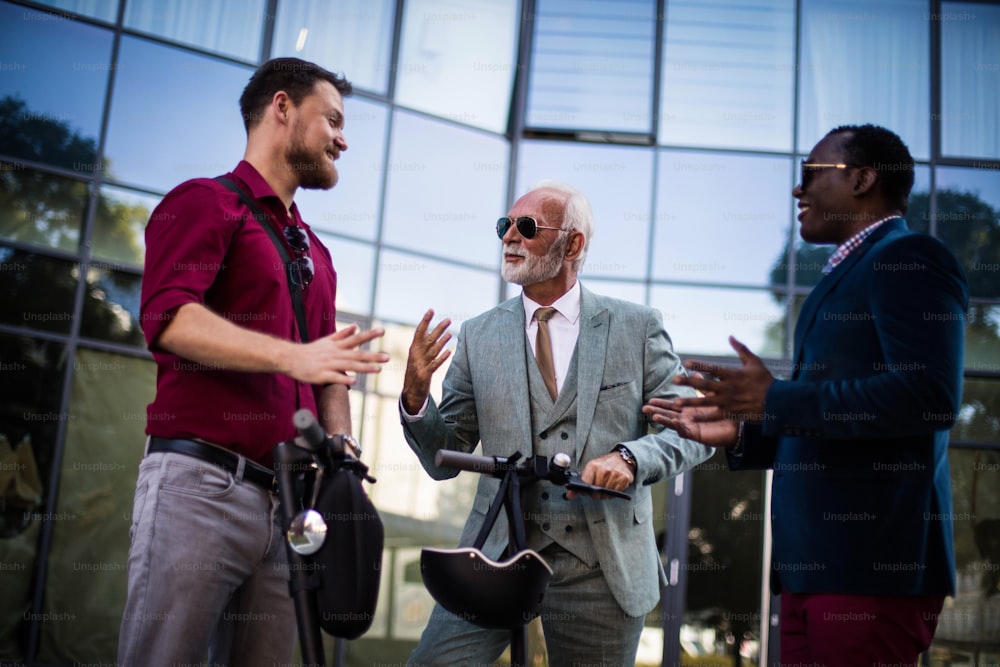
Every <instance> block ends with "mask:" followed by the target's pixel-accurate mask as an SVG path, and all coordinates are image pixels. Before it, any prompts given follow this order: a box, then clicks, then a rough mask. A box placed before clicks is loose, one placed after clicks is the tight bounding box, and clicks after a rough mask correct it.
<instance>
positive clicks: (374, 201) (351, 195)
mask: <svg viewBox="0 0 1000 667" xmlns="http://www.w3.org/2000/svg"><path fill="white" fill-rule="evenodd" d="M344 105H345V108H344V113H345V115H346V120H347V123H346V126H345V128H344V129H345V131H346V133H347V145H348V150H346V151H344V152H343V153H341V154H340V160H338V161H337V172H338V173H339V174H340V180H339V181H337V186H336V187H335V188H333V189H332V190H303V189H301V188H300V189H299V191H298V192H296V193H295V202H296V203H297V204H298V205H299V212H300V213H302V218H303V219H304V220H305V221H306V222H307V223H309V224H310V225H311V226H312V227H313V228H314V229H325V230H327V231H331V232H338V233H340V234H347V235H349V236H355V237H358V238H363V239H367V240H374V239H375V235H376V233H377V231H378V219H379V217H378V214H379V211H380V210H381V207H382V199H381V194H382V177H383V175H384V173H385V143H386V123H387V121H388V113H387V110H386V107H385V106H384V105H382V104H376V103H373V102H369V101H367V100H363V99H361V98H358V97H348V98H347V100H345V102H344Z"/></svg>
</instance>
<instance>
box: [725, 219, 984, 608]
mask: <svg viewBox="0 0 1000 667" xmlns="http://www.w3.org/2000/svg"><path fill="white" fill-rule="evenodd" d="M967 306H968V288H967V285H966V281H965V276H964V274H963V272H962V270H961V268H960V267H959V265H958V263H957V262H956V260H955V258H954V257H953V256H952V255H951V253H950V252H948V250H947V249H946V248H945V247H944V245H943V244H941V243H940V242H939V241H937V240H936V239H934V238H932V237H930V236H926V235H924V234H916V233H913V232H911V231H910V230H909V229H908V228H907V226H906V222H905V221H904V220H902V219H895V220H890V221H888V222H886V223H884V224H883V225H882V226H881V227H880V228H878V229H877V230H876V231H875V232H873V233H872V234H871V236H869V237H868V238H867V239H866V240H865V241H864V242H863V243H862V244H861V246H859V247H858V248H857V249H855V250H854V252H852V253H851V254H850V255H849V256H848V257H847V259H846V260H844V261H843V262H842V263H841V264H840V265H839V266H837V267H836V268H835V269H833V271H832V272H831V273H830V274H829V275H827V276H824V277H823V278H822V279H821V280H820V282H819V283H818V284H817V285H816V287H815V289H813V291H812V293H811V294H810V295H809V297H808V298H807V299H806V301H805V303H804V304H803V306H802V311H801V313H800V314H799V319H798V323H797V324H796V328H795V354H794V362H795V363H794V366H793V369H792V374H791V378H790V379H789V380H777V381H775V382H774V383H773V384H772V385H771V388H770V390H769V391H768V394H767V400H766V405H765V414H764V415H763V418H764V419H763V421H762V422H761V423H760V424H759V425H757V426H752V427H751V426H748V427H747V429H746V433H745V438H744V447H745V449H744V453H743V455H742V456H741V457H734V456H732V455H731V456H730V458H729V460H730V465H731V466H732V467H733V468H751V467H772V468H773V469H774V485H773V489H772V496H771V499H772V508H771V516H772V520H773V531H774V537H773V560H772V563H771V568H772V569H771V572H772V576H771V579H772V587H773V588H774V590H775V591H777V590H781V589H784V590H788V591H791V592H794V593H849V594H880V595H947V594H952V593H953V592H954V589H955V555H954V544H953V536H952V514H953V512H952V501H951V480H950V476H949V475H950V473H949V469H948V458H947V446H948V429H950V428H951V426H952V425H953V424H954V422H955V419H956V416H957V413H958V410H959V407H960V399H961V390H962V368H963V352H964V340H965V313H966V308H967Z"/></svg>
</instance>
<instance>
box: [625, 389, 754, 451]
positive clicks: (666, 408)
mask: <svg viewBox="0 0 1000 667" xmlns="http://www.w3.org/2000/svg"><path fill="white" fill-rule="evenodd" d="M642 411H643V413H645V414H647V415H649V416H650V418H651V419H652V421H653V422H655V423H657V424H662V425H663V426H666V427H667V428H669V429H673V430H674V431H677V434H678V435H679V436H681V437H682V438H687V439H689V440H696V441H698V442H700V443H701V444H703V445H708V446H709V447H727V448H728V447H733V446H735V445H736V441H737V438H738V437H739V422H735V421H733V420H731V419H726V418H724V417H723V416H722V413H721V412H720V411H719V410H718V409H717V408H712V407H708V408H699V407H678V406H677V405H675V401H674V400H670V399H665V398H652V399H650V400H649V403H647V404H646V405H644V406H642Z"/></svg>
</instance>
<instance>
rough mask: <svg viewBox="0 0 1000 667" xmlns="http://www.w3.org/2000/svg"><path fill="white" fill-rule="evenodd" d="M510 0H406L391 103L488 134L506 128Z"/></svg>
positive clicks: (514, 22) (513, 25)
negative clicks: (482, 130) (478, 128)
mask: <svg viewBox="0 0 1000 667" xmlns="http://www.w3.org/2000/svg"><path fill="white" fill-rule="evenodd" d="M517 5H518V3H517V2H516V0H409V1H408V2H406V3H405V12H406V13H405V15H404V18H403V36H402V43H401V44H400V49H399V64H398V66H397V69H396V73H397V77H396V101H397V102H398V103H399V104H402V105H405V106H408V107H412V108H414V109H419V110H420V111H426V112H427V113H431V114H434V115H435V116H441V117H442V118H449V119H451V120H454V121H457V122H459V123H465V124H467V125H475V126H477V127H482V128H485V129H487V130H492V131H494V132H503V131H505V130H506V129H507V113H508V110H509V109H510V95H511V90H512V88H513V85H514V69H515V65H514V59H515V57H516V52H515V44H516V40H517V26H518V14H517Z"/></svg>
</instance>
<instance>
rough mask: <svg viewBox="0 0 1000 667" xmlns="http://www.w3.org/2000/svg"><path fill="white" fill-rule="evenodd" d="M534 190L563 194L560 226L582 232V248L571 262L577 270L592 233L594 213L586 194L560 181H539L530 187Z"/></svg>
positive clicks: (579, 267) (581, 265)
mask: <svg viewBox="0 0 1000 667" xmlns="http://www.w3.org/2000/svg"><path fill="white" fill-rule="evenodd" d="M536 190H551V191H552V192H558V193H559V194H561V195H565V197H566V207H565V209H564V210H563V220H562V228H563V229H572V230H576V231H578V232H580V233H581V234H583V250H582V251H581V252H580V256H579V257H577V258H576V261H574V262H573V270H574V271H577V272H579V271H580V269H581V268H582V267H583V262H584V260H585V259H587V250H588V249H589V248H590V238H591V237H592V236H593V235H594V214H593V212H591V210H590V202H589V201H588V200H587V197H586V195H584V194H583V193H582V192H580V191H579V190H577V189H576V188H574V187H573V186H572V185H569V184H567V183H563V182H562V181H554V180H543V181H539V182H537V183H535V185H534V186H532V188H531V191H532V192H534V191H536Z"/></svg>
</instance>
